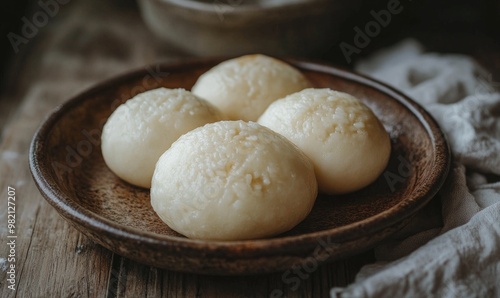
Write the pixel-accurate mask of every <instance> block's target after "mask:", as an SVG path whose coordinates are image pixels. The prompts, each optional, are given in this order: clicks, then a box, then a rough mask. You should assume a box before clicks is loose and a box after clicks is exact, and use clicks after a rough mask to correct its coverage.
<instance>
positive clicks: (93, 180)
mask: <svg viewBox="0 0 500 298" xmlns="http://www.w3.org/2000/svg"><path fill="white" fill-rule="evenodd" d="M221 61H222V60H191V61H185V62H179V63H174V64H163V65H157V66H155V67H146V68H144V69H141V70H138V71H135V72H132V73H128V74H125V75H123V76H120V77H118V78H115V79H112V80H109V81H106V82H104V83H102V84H99V85H98V86H96V87H94V88H92V89H90V90H88V91H86V92H84V93H82V94H80V95H78V96H76V97H74V98H72V99H70V100H69V101H67V102H66V103H65V104H63V105H62V106H60V107H59V108H57V109H56V110H55V111H54V112H53V113H52V114H51V115H50V116H49V117H48V119H47V120H46V121H45V122H44V123H43V124H42V125H41V127H40V128H39V130H38V131H37V132H36V134H35V136H34V139H33V142H32V144H31V150H30V168H31V172H32V175H33V178H34V180H35V182H36V184H37V186H38V188H39V189H40V192H41V193H42V195H43V196H44V197H45V199H47V201H48V202H49V203H50V204H51V205H52V206H53V207H54V208H55V209H56V210H57V211H58V212H59V213H60V214H61V215H62V216H63V217H64V218H65V219H67V220H68V221H69V222H70V223H71V224H73V225H74V226H75V227H76V228H77V229H78V230H80V231H81V232H82V233H84V234H85V235H87V236H89V237H90V238H91V239H93V240H94V241H96V242H98V243H100V244H102V245H103V246H104V247H106V248H108V249H110V250H112V251H113V252H116V253H118V254H120V255H122V256H125V257H127V258H130V259H133V260H136V261H138V262H141V263H145V264H149V265H152V266H155V267H161V268H168V269H172V270H178V271H186V272H196V273H206V274H250V273H264V272H272V271H279V270H284V269H287V268H290V267H292V266H293V265H299V266H300V265H301V264H302V265H304V266H305V265H307V264H309V266H310V264H318V263H322V262H326V261H330V260H334V259H338V258H342V257H345V256H348V255H352V254H355V253H358V252H360V251H363V250H366V249H368V248H371V247H373V246H374V245H375V244H376V243H378V242H379V241H381V240H382V239H384V238H386V237H387V236H389V235H390V234H391V233H393V232H395V231H396V230H398V229H399V228H401V227H402V226H403V225H404V224H405V223H407V222H408V219H410V218H411V216H412V215H413V214H414V213H415V212H416V211H417V210H419V209H420V208H422V207H423V206H424V205H425V204H426V203H427V202H428V201H429V200H430V199H431V198H432V197H433V196H434V195H435V194H436V192H437V191H438V190H439V188H440V187H441V185H442V184H443V182H444V180H445V178H446V176H447V173H448V168H449V166H450V152H449V147H448V144H447V142H446V140H445V138H444V137H443V134H442V132H441V130H440V129H439V127H438V125H437V124H436V122H435V121H434V120H433V119H432V118H431V117H430V116H429V114H428V113H427V112H425V110H424V109H422V108H421V107H420V106H419V105H417V104H416V103H415V102H413V101H412V100H410V99H409V98H407V97H406V96H404V95H402V94H401V93H399V92H397V91H395V90H394V89H392V88H390V87H388V86H386V85H384V84H382V83H379V82H376V81H374V80H372V79H369V78H366V77H363V76H361V75H358V74H354V73H352V72H349V71H345V70H340V69H337V68H335V67H332V66H327V65H322V64H317V63H312V62H307V61H299V60H288V62H289V63H291V64H292V65H294V66H295V67H297V68H298V69H300V70H301V71H302V72H303V73H304V74H305V75H306V76H307V77H308V78H309V79H310V80H311V81H312V82H313V84H314V85H315V86H316V87H329V88H332V89H336V90H340V91H344V92H348V93H351V94H353V95H355V96H357V97H358V98H359V99H361V100H362V101H363V102H365V103H366V104H367V105H368V106H370V107H371V108H372V109H373V111H374V112H375V114H376V115H377V116H378V117H379V118H380V119H381V120H382V122H383V124H384V126H385V128H386V129H387V131H388V132H389V133H390V136H391V141H392V153H391V158H390V161H389V165H388V167H387V169H386V170H385V172H384V173H383V174H382V175H381V176H380V177H379V179H378V180H377V181H375V182H374V183H373V184H371V185H369V186H368V187H366V188H365V189H362V190H361V191H358V192H356V193H352V194H348V195H343V196H337V197H327V196H322V195H320V196H319V197H318V199H317V202H316V204H315V207H314V209H313V211H312V212H311V214H310V215H309V216H308V217H307V218H306V219H305V220H304V221H303V222H302V223H300V224H299V225H298V226H297V227H295V228H294V229H292V230H291V231H289V232H287V233H285V234H282V235H279V236H276V237H274V238H271V239H262V240H252V241H238V242H218V241H199V240H191V239H187V238H185V237H183V236H181V235H179V234H177V233H176V232H174V231H172V230H171V229H170V228H169V227H168V226H167V225H165V224H164V223H163V222H162V221H161V220H160V219H159V218H158V216H157V215H156V214H155V212H154V211H153V210H152V208H151V206H150V201H149V191H147V190H144V189H140V188H137V187H134V186H131V185H129V184H127V183H125V182H123V181H121V180H120V179H119V178H117V177H116V176H115V175H114V174H113V173H112V172H110V171H109V170H108V168H107V167H106V165H105V164H104V162H103V159H102V155H101V150H100V136H99V135H100V132H101V129H102V126H103V124H104V123H105V121H106V119H107V118H108V116H109V115H110V114H111V112H112V111H113V110H114V109H115V108H116V107H117V106H118V105H119V104H120V103H123V102H124V101H126V100H127V99H129V98H130V97H132V96H134V95H135V94H137V93H141V92H143V91H145V90H149V89H154V88H157V87H160V86H163V87H168V88H179V87H181V88H186V89H190V88H191V86H192V85H193V84H194V83H195V81H196V79H197V78H198V77H199V76H200V75H201V74H202V73H203V72H205V71H207V70H208V69H209V68H211V67H212V66H214V65H216V64H217V63H219V62H221Z"/></svg>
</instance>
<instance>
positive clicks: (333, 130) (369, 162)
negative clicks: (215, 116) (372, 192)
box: [258, 89, 391, 194]
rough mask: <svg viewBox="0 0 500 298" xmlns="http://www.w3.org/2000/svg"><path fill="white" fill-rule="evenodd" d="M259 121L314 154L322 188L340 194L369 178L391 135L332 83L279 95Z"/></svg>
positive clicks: (381, 163)
mask: <svg viewBox="0 0 500 298" xmlns="http://www.w3.org/2000/svg"><path fill="white" fill-rule="evenodd" d="M258 122H259V123H260V124H262V125H264V126H266V127H269V128H271V129H272V130H274V131H276V132H278V133H280V134H282V135H284V136H285V137H287V138H288V139H289V140H291V141H292V142H293V143H294V144H296V145H297V146H298V147H299V148H300V149H302V151H303V152H304V153H305V154H306V155H307V156H308V157H309V158H310V159H311V160H312V162H313V163H314V168H315V172H316V178H317V179H318V186H319V189H320V191H322V192H324V193H329V194H341V193H347V192H352V191H355V190H358V189H361V188H363V187H365V186H367V185H368V184H370V183H372V182H373V181H375V180H376V179H377V177H379V175H380V174H381V173H382V171H383V170H384V169H385V167H386V165H387V162H388V160H389V156H390V153H391V143H390V139H389V135H388V134H387V132H386V131H385V129H384V126H383V125H382V124H381V122H380V121H379V119H378V118H377V117H376V116H375V114H374V113H373V112H372V111H371V110H370V108H368V107H367V106H366V105H365V104H363V103H362V102H361V101H359V100H358V99H357V98H355V97H353V96H351V95H349V94H347V93H343V92H337V91H333V90H330V89H306V90H303V91H301V92H297V93H295V94H291V95H289V96H287V97H285V98H283V99H280V100H278V101H276V102H274V103H273V104H271V105H270V106H269V108H268V109H267V110H266V111H265V112H264V114H263V115H262V116H261V117H260V119H259V121H258Z"/></svg>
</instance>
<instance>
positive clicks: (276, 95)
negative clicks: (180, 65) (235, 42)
mask: <svg viewBox="0 0 500 298" xmlns="http://www.w3.org/2000/svg"><path fill="white" fill-rule="evenodd" d="M309 87H311V84H310V83H309V81H308V80H307V79H306V78H305V77H304V75H303V74H302V73H301V72H300V71H298V70H297V69H295V68H293V67H292V66H290V65H288V64H286V63H285V62H282V61H280V60H277V59H274V58H271V57H267V56H264V55H247V56H242V57H239V58H235V59H231V60H227V61H224V62H222V63H221V64H219V65H217V66H215V67H214V68H212V69H211V70H209V71H207V72H206V73H204V74H203V75H202V76H200V78H198V81H197V82H196V84H195V85H194V86H193V88H192V92H193V93H194V94H195V95H197V96H199V97H201V98H204V99H206V100H208V101H209V102H211V103H212V104H213V105H214V106H216V107H218V108H219V109H220V110H221V111H222V112H223V113H224V114H225V115H227V116H228V118H229V119H232V120H240V119H241V120H245V121H257V119H258V118H259V116H260V115H261V114H262V113H263V112H264V111H265V110H266V108H267V107H268V106H269V105H270V104H271V103H272V102H273V101H275V100H277V99H280V98H283V97H285V96H286V95H288V94H291V93H294V92H297V91H300V90H302V89H305V88H309Z"/></svg>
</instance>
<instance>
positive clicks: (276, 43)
mask: <svg viewBox="0 0 500 298" xmlns="http://www.w3.org/2000/svg"><path fill="white" fill-rule="evenodd" d="M360 2H361V1H360V0H139V7H140V9H141V14H142V17H143V19H144V21H145V23H146V24H147V25H148V26H149V28H150V29H151V30H152V31H153V32H154V33H156V35H158V36H159V37H160V38H162V39H164V40H166V41H167V42H169V43H170V44H171V45H173V46H176V47H178V48H180V49H181V50H184V51H186V52H187V53H190V54H194V55H197V56H221V55H224V56H227V55H241V54H247V53H256V52H259V53H264V54H269V55H299V56H315V55H318V54H320V53H324V52H327V51H328V50H329V49H330V48H331V47H332V46H333V45H334V44H335V43H336V42H337V41H338V32H339V29H338V28H339V26H340V24H341V23H342V22H343V21H344V20H345V19H346V17H348V16H349V15H351V14H352V13H353V11H355V9H356V8H357V7H358V6H359V4H360Z"/></svg>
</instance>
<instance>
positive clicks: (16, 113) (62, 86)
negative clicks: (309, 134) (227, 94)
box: [0, 1, 498, 297]
mask: <svg viewBox="0 0 500 298" xmlns="http://www.w3.org/2000/svg"><path fill="white" fill-rule="evenodd" d="M53 2H55V1H53ZM60 2H61V3H62V2H63V1H60ZM57 3H59V2H57ZM118 3H119V2H115V3H114V4H113V5H110V4H109V3H107V4H102V3H99V2H98V1H85V2H84V3H81V2H80V3H70V4H59V5H60V7H59V9H58V11H57V13H54V14H53V16H52V15H48V14H45V15H47V18H48V20H47V22H46V23H47V24H44V23H45V22H41V20H42V19H40V20H38V21H37V22H38V23H37V24H38V25H35V26H36V28H35V29H36V30H34V31H31V33H30V34H29V37H26V38H25V39H24V40H23V41H22V42H20V43H19V44H17V47H19V52H18V53H17V55H15V57H14V61H12V63H11V67H10V68H9V70H8V72H7V73H8V74H9V77H8V78H7V82H8V85H7V88H6V89H5V91H4V92H3V93H2V94H1V98H0V127H2V131H1V133H0V157H1V159H0V179H1V181H0V193H1V195H0V198H1V202H0V203H1V205H2V207H1V208H0V210H1V211H0V234H1V239H2V242H3V243H2V244H1V245H0V269H1V270H0V296H1V297H116V296H120V297H140V296H145V297H172V296H174V297H184V296H204V297H212V296H213V297H234V296H258V297H263V296H269V295H270V294H271V293H273V291H274V290H276V289H277V290H278V293H279V292H282V293H283V296H284V297H292V296H297V297H324V296H327V295H328V293H329V290H330V288H331V287H333V286H344V285H347V284H348V283H350V282H352V281H353V279H354V276H355V274H356V273H357V272H358V271H359V269H360V267H361V266H362V265H364V264H367V263H369V262H371V261H373V252H371V251H368V252H365V253H363V254H360V255H356V256H353V257H351V258H348V259H344V260H340V261H337V262H334V263H330V264H326V265H323V266H321V267H319V268H318V269H317V270H316V271H314V272H312V273H311V274H302V275H301V279H300V283H299V286H298V288H296V284H295V283H293V284H291V283H290V282H289V281H287V280H286V279H284V278H283V272H278V273H275V274H268V275H259V276H243V277H221V276H203V275H197V274H185V273H177V272H172V271H168V270H162V269H157V268H153V267H149V266H145V265H142V264H138V263H136V262H133V261H130V260H128V259H126V258H123V257H121V256H119V255H116V254H114V253H112V252H110V251H109V250H107V249H105V248H103V247H101V246H100V245H97V244H95V243H93V242H92V241H90V240H89V239H88V238H87V237H85V236H84V235H82V234H81V233H80V232H78V231H77V230H75V229H74V228H73V227H72V226H70V224H68V223H67V222H66V221H65V220H63V219H62V218H61V217H60V216H59V215H58V214H57V212H56V211H55V210H54V209H53V208H52V207H51V206H50V205H49V204H48V203H47V202H45V200H44V199H43V198H42V196H41V195H40V193H39V192H38V189H37V188H36V187H35V185H34V183H33V181H32V179H31V175H30V172H29V169H28V148H29V145H30V141H31V138H32V136H33V134H34V132H35V130H36V128H37V127H38V125H39V124H40V122H41V121H42V120H43V119H44V118H45V117H46V115H47V114H48V113H50V111H51V110H52V109H54V108H55V107H56V106H58V105H59V104H61V103H62V102H63V101H65V100H66V99H68V98H69V97H71V96H72V95H75V94H77V93H79V92H80V91H82V90H84V89H86V88H88V87H89V86H91V85H93V84H95V83H97V82H99V81H102V80H103V79H106V78H109V77H112V76H114V75H116V74H119V73H122V72H125V71H128V70H130V69H134V68H138V67H140V66H143V65H146V64H155V63H158V62H160V61H161V62H165V61H171V60H175V59H178V58H179V57H182V56H183V54H181V53H179V52H177V51H176V50H175V49H172V48H170V47H168V46H164V45H162V44H160V43H159V42H157V41H156V39H155V38H154V36H152V35H151V34H150V33H149V32H148V31H147V29H146V28H145V27H144V25H143V23H142V21H141V20H140V17H139V14H138V12H137V11H136V10H134V9H130V8H129V7H128V6H127V7H125V8H123V7H121V6H120V5H119V4H118ZM122 8H123V9H122ZM40 11H42V8H41V7H35V10H34V11H33V13H31V14H29V15H27V18H28V19H29V20H32V18H33V17H34V16H35V14H36V13H37V12H40ZM42 21H43V20H42ZM42 25H43V26H42ZM28 30H29V29H28ZM24 33H26V32H24ZM19 34H22V32H19ZM24 36H26V35H24ZM495 57H498V55H496V56H495ZM497 61H498V60H497ZM9 191H10V193H9ZM13 193H15V198H16V199H15V202H14V203H15V223H14V226H15V227H14V226H11V228H13V230H14V233H12V234H10V233H9V232H10V231H9V229H8V216H7V212H8V210H7V209H8V208H7V204H8V203H7V197H8V195H9V196H10V195H11V194H13ZM12 223H13V222H12ZM12 235H15V236H17V238H8V236H12ZM12 240H15V246H14V245H10V246H9V245H8V243H12ZM9 258H15V262H10V260H9ZM11 264H14V265H15V269H14V271H15V289H16V290H15V291H14V290H11V289H9V288H8V285H9V282H8V281H7V280H8V279H9V277H10V274H11V273H12V271H11V267H10V266H11ZM274 293H276V291H275V292H274Z"/></svg>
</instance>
